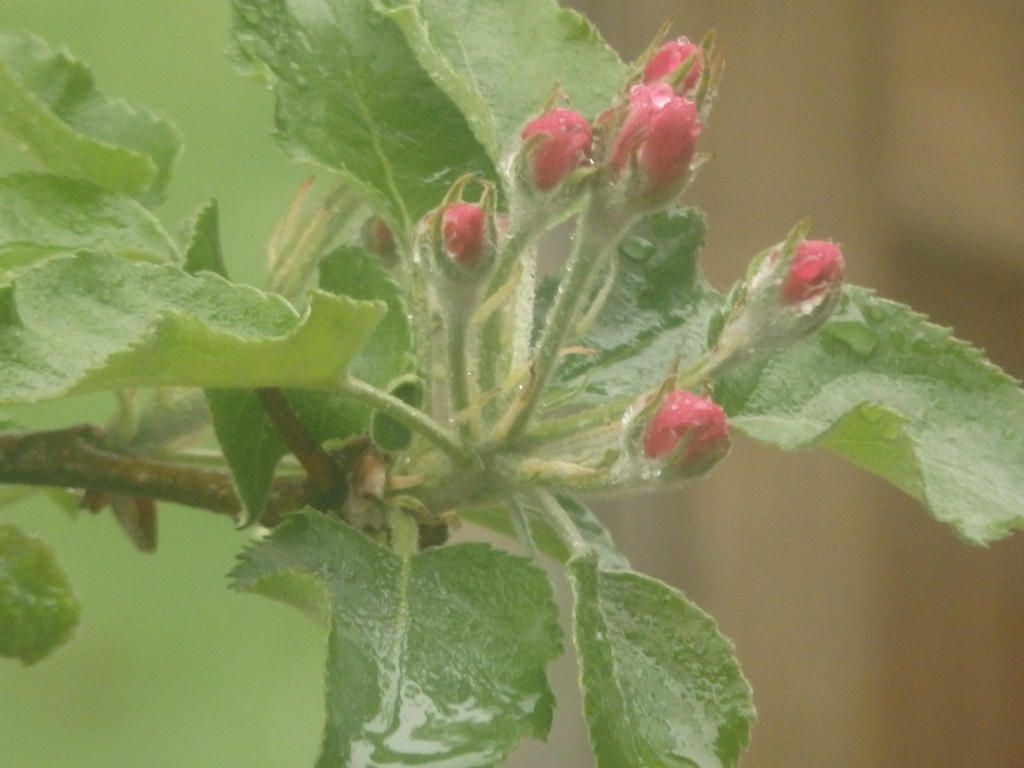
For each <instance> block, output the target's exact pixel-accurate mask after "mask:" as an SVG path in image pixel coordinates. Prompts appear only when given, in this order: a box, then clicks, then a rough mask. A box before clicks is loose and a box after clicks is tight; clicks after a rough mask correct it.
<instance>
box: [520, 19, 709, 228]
mask: <svg viewBox="0 0 1024 768" xmlns="http://www.w3.org/2000/svg"><path fill="white" fill-rule="evenodd" d="M704 57H705V51H704V50H703V49H702V48H701V47H700V46H699V45H696V44H694V43H691V42H690V41H689V40H688V39H687V38H685V37H681V38H678V39H676V40H671V41H669V42H667V43H665V44H664V45H662V46H661V48H659V49H658V50H657V51H656V52H655V53H654V54H653V55H652V56H651V58H650V59H649V60H648V62H647V64H646V66H645V67H644V71H643V79H642V81H641V82H638V83H635V84H634V85H633V86H632V87H631V88H630V89H629V93H628V100H623V102H622V103H620V104H619V105H618V106H615V107H613V108H611V109H608V110H606V111H605V112H604V113H602V114H601V115H599V116H598V117H597V119H596V120H595V123H594V125H595V128H596V130H597V131H598V132H599V134H600V146H595V145H596V144H597V142H594V140H593V139H594V136H593V132H592V129H591V126H590V124H589V123H588V122H587V120H586V119H585V118H584V117H583V116H582V115H581V114H580V113H578V112H576V111H574V110H572V109H567V108H564V107H552V108H550V109H548V110H546V111H545V112H544V113H543V114H541V115H540V116H539V117H537V118H535V119H533V120H531V121H530V122H529V123H527V125H526V127H525V128H524V129H523V131H522V134H521V138H522V140H523V144H522V148H521V149H520V151H519V153H518V154H517V156H516V158H515V159H514V162H513V172H514V175H515V176H516V178H517V179H519V182H520V186H521V188H523V189H524V190H525V191H526V192H527V193H529V192H539V193H542V194H550V193H554V192H558V191H561V190H563V189H569V190H572V189H575V185H574V184H573V183H572V180H573V179H581V178H584V177H585V176H587V175H589V174H590V173H591V172H593V171H597V170H600V169H601V168H604V171H605V173H606V174H607V176H608V177H609V178H610V179H611V180H612V181H614V182H616V183H617V184H619V185H620V187H621V190H622V197H623V198H624V199H626V200H629V199H635V198H640V201H641V202H642V203H643V204H642V205H641V208H643V207H645V206H646V207H657V206H658V205H662V204H664V203H665V202H667V201H669V200H671V199H674V198H675V196H676V195H677V194H678V193H679V191H680V190H681V189H682V187H683V186H684V185H685V183H686V180H687V178H688V177H689V175H690V167H691V163H692V162H693V158H694V152H695V148H696V144H697V139H698V138H699V137H700V133H701V130H702V129H703V124H702V122H701V119H700V114H699V110H698V106H697V104H696V103H695V101H694V100H693V99H694V98H695V92H696V89H697V86H698V84H699V83H700V81H701V77H702V73H703V62H704ZM581 170H582V171H583V172H582V173H580V171H581Z"/></svg>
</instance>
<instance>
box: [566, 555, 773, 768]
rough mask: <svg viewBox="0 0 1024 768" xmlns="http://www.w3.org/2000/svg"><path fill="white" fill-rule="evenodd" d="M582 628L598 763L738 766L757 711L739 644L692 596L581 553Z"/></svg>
mask: <svg viewBox="0 0 1024 768" xmlns="http://www.w3.org/2000/svg"><path fill="white" fill-rule="evenodd" d="M568 575H569V580H570V584H571V585H572V589H573V595H574V598H575V603H574V609H573V621H574V625H573V635H574V640H575V642H576V650H577V654H578V657H579V663H580V683H581V687H582V690H583V710H584V714H585V715H586V718H587V724H588V726H589V730H590V741H591V744H592V745H593V748H594V755H595V757H596V759H597V766H598V768H620V766H633V765H636V766H645V767H647V768H662V767H664V768H677V766H697V767H698V768H722V766H731V765H735V764H736V762H737V760H738V759H739V756H740V752H742V750H743V749H744V747H745V746H746V744H747V739H748V735H749V730H750V727H751V725H752V723H753V720H754V708H753V704H752V702H751V691H750V686H749V685H748V684H747V681H746V680H745V679H744V678H743V674H742V673H741V672H740V668H739V663H738V662H737V661H736V659H735V658H734V656H733V647H732V643H730V642H729V641H728V640H727V639H725V638H724V637H723V636H722V635H721V634H720V633H719V631H718V627H717V626H716V625H715V622H714V621H713V620H712V619H711V617H710V616H708V615H707V614H706V613H704V612H703V611H701V610H700V609H699V608H697V606H695V605H694V604H693V603H691V602H689V601H688V600H687V599H686V598H685V597H683V595H681V594H680V593H678V592H676V591H675V590H674V589H671V588H670V587H668V586H667V585H665V584H662V583H661V582H659V581H656V580H654V579H651V578H649V577H647V576H643V575H641V574H638V573H634V572H632V571H624V570H618V571H605V570H603V569H601V568H600V567H599V566H598V560H597V557H596V556H594V555H593V554H588V555H583V556H577V557H574V558H573V559H572V560H570V561H569V563H568Z"/></svg>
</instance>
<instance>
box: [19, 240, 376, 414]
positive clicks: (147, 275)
mask: <svg viewBox="0 0 1024 768" xmlns="http://www.w3.org/2000/svg"><path fill="white" fill-rule="evenodd" d="M54 307H60V310H61V311H60V312H54ZM382 314H383V306H382V305H380V304H376V303H370V302H358V301H353V300H351V299H348V298H345V297H342V296H330V295H328V294H324V293H319V292H318V293H314V294H313V296H312V301H311V306H310V308H309V310H308V311H307V313H306V314H305V315H304V316H299V314H298V313H297V312H295V310H294V309H293V308H292V307H291V306H290V305H289V304H288V303H287V302H286V301H284V300H283V299H281V298H280V297H277V296H273V295H270V294H265V293H261V292H260V291H257V290H255V289H252V288H248V287H244V286H239V285H235V284H233V283H229V282H227V281H226V280H224V279H223V278H221V277H218V276H216V275H212V274H209V273H203V274H201V275H196V276H193V275H189V274H187V273H185V272H184V271H182V270H180V269H177V268H175V267H168V266H159V265H153V264H146V263H142V262H129V261H125V260H124V259H121V258H118V257H116V256H110V255H106V254H80V255H78V256H75V257H67V258H57V259H53V260H51V261H48V262H46V263H44V264H42V265H40V266H38V267H35V268H34V269H31V270H29V271H27V272H25V273H23V274H22V275H20V276H19V277H18V278H17V279H16V280H15V281H14V282H13V283H11V284H10V285H7V286H4V287H3V288H0V400H2V401H7V402H34V401H38V400H44V399H48V398H53V397H59V396H62V395H68V394H72V393H75V392H87V391H93V390H98V389H108V388H119V387H127V386H147V385H166V386H200V387H227V386H230V387H239V386H242V387H275V386H277V387H303V388H310V389H329V388H331V387H332V386H334V385H335V383H336V382H337V380H338V376H339V375H340V374H341V373H342V371H344V370H345V367H346V366H347V365H348V363H349V361H350V360H351V359H352V357H353V356H354V355H355V354H356V352H357V351H358V350H359V349H360V347H361V346H362V344H363V342H364V340H365V339H366V337H367V336H368V335H369V333H370V331H371V330H372V329H373V327H374V325H375V324H376V323H377V321H378V320H379V319H380V317H381V315H382Z"/></svg>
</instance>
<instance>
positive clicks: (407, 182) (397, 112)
mask: <svg viewBox="0 0 1024 768" xmlns="http://www.w3.org/2000/svg"><path fill="white" fill-rule="evenodd" d="M232 7H233V8H234V43H235V50H236V58H237V59H238V61H239V64H240V66H241V67H243V68H244V70H245V71H246V72H247V73H249V74H254V75H260V76H262V77H263V78H264V79H265V80H266V81H267V82H268V83H269V84H270V85H271V86H272V87H273V90H274V94H275V97H276V109H275V119H274V121H275V125H276V127H277V133H278V137H279V139H280V141H281V143H282V145H283V146H284V148H285V150H286V151H287V152H288V153H289V154H290V155H291V156H292V157H294V158H296V159H299V160H304V161H307V162H312V163H317V164H320V165H323V166H325V167H327V168H331V169H333V170H336V171H338V172H340V173H342V174H343V175H344V176H345V177H346V178H347V179H348V180H350V181H351V182H352V184H353V185H354V186H355V187H356V188H357V189H358V190H359V192H360V193H361V194H362V195H363V197H364V198H365V199H366V201H367V202H368V203H369V204H370V205H371V206H372V207H373V208H374V209H375V210H377V211H378V212H379V213H381V214H382V215H383V216H384V217H385V218H386V219H387V220H388V222H389V223H391V224H392V225H394V226H396V227H398V228H399V229H400V230H401V231H403V232H409V231H410V227H411V225H412V224H413V223H414V222H415V221H417V220H418V219H419V218H420V217H421V216H422V215H423V214H424V213H426V212H427V211H428V210H430V209H431V208H433V207H435V206H436V205H438V204H439V203H440V201H441V198H442V196H443V195H444V193H445V192H446V191H447V190H448V188H449V187H450V186H451V184H452V182H454V181H455V179H456V178H458V177H459V176H461V175H462V174H464V173H479V174H481V175H483V176H486V177H489V178H494V177H495V176H496V173H495V171H494V168H493V166H492V164H491V162H490V160H489V159H488V158H487V156H486V154H485V153H484V151H483V149H482V148H481V147H480V145H479V144H478V143H477V141H476V140H475V139H474V138H473V134H472V133H470V130H469V128H468V126H467V125H466V120H465V118H464V117H463V116H462V114H461V113H460V112H459V111H458V110H457V109H456V108H455V105H454V104H452V102H451V101H450V100H449V98H448V97H447V96H446V95H445V94H444V93H442V92H441V91H440V90H438V88H437V86H435V85H434V83H433V82H432V81H431V80H430V78H429V77H428V76H427V74H426V73H425V72H424V71H423V69H422V68H421V67H420V65H419V64H418V63H417V61H416V59H415V57H414V56H413V55H412V53H411V52H410V50H409V47H408V45H407V44H406V42H405V40H404V38H403V37H402V35H401V33H400V32H399V30H398V28H397V27H396V26H395V25H394V24H392V23H391V22H390V21H388V20H387V19H384V18H382V17H381V16H379V15H378V14H377V13H375V12H374V11H373V10H372V9H371V8H370V4H369V0H301V1H299V2H291V3H287V4H285V3H282V2H280V0H233V3H232Z"/></svg>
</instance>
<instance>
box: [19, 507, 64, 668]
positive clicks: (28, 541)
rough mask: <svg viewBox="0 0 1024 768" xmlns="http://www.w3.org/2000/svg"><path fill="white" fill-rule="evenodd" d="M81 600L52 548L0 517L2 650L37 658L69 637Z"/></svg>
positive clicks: (31, 659)
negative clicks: (76, 598)
mask: <svg viewBox="0 0 1024 768" xmlns="http://www.w3.org/2000/svg"><path fill="white" fill-rule="evenodd" d="M77 623H78V602H77V601H76V600H75V597H74V595H73V594H72V592H71V586H70V585H69V584H68V580H67V577H66V576H65V575H64V572H63V571H62V570H61V568H60V566H59V565H58V564H57V558H56V556H55V555H54V553H53V550H51V549H50V547H49V546H48V545H47V544H45V543H44V542H43V541H42V540H41V539H38V538H36V537H35V536H29V535H28V534H27V533H24V532H23V531H21V530H20V529H18V528H16V527H15V526H13V525H10V524H8V523H0V656H12V657H14V658H18V659H21V660H22V661H23V662H25V663H26V664H32V663H34V662H37V661H39V660H40V659H42V658H44V657H45V656H48V655H49V654H50V653H51V652H52V651H53V650H54V649H56V648H58V647H59V646H61V645H63V644H64V643H66V642H67V641H68V640H69V639H70V637H71V631H72V630H73V629H74V627H75V625H76V624H77Z"/></svg>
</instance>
